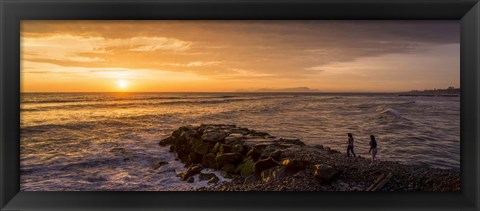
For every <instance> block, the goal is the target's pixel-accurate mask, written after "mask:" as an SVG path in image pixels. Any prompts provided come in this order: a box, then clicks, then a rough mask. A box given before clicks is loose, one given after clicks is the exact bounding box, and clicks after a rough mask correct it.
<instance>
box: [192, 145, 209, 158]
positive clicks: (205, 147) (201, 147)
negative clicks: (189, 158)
mask: <svg viewBox="0 0 480 211" xmlns="http://www.w3.org/2000/svg"><path fill="white" fill-rule="evenodd" d="M209 150H210V144H209V143H200V144H199V145H197V146H196V147H195V149H194V151H195V153H197V154H200V155H205V154H207V153H208V151H209Z"/></svg>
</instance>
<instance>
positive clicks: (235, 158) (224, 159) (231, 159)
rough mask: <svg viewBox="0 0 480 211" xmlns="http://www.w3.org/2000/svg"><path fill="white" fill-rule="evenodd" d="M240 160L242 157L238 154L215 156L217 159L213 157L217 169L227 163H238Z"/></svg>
mask: <svg viewBox="0 0 480 211" xmlns="http://www.w3.org/2000/svg"><path fill="white" fill-rule="evenodd" d="M241 159H242V155H241V154H240V153H225V154H219V155H217V157H215V162H216V165H217V167H218V168H220V167H223V166H224V165H226V164H229V163H231V164H235V163H238V162H239V161H240V160H241Z"/></svg>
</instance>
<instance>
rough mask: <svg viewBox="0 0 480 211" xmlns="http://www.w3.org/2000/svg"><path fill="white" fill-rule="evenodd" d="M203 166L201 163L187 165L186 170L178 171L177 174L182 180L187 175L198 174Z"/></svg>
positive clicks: (185, 178) (187, 176) (186, 177)
mask: <svg viewBox="0 0 480 211" xmlns="http://www.w3.org/2000/svg"><path fill="white" fill-rule="evenodd" d="M202 169H203V167H202V166H201V165H195V166H192V167H189V168H188V169H187V170H186V171H184V172H181V173H179V174H178V175H177V176H179V177H180V178H182V180H183V181H185V180H187V179H188V178H189V177H192V176H193V175H196V174H199V173H200V172H201V171H202Z"/></svg>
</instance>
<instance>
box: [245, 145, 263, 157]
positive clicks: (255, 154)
mask: <svg viewBox="0 0 480 211" xmlns="http://www.w3.org/2000/svg"><path fill="white" fill-rule="evenodd" d="M260 154H261V152H260V151H258V150H257V148H255V147H252V148H251V149H250V150H249V151H248V152H247V154H246V156H247V157H250V158H252V159H253V160H258V159H259V158H260Z"/></svg>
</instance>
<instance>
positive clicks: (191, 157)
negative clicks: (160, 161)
mask: <svg viewBox="0 0 480 211" xmlns="http://www.w3.org/2000/svg"><path fill="white" fill-rule="evenodd" d="M201 162H202V155H199V154H197V153H195V152H190V154H188V160H187V162H186V163H187V164H193V163H201Z"/></svg>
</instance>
